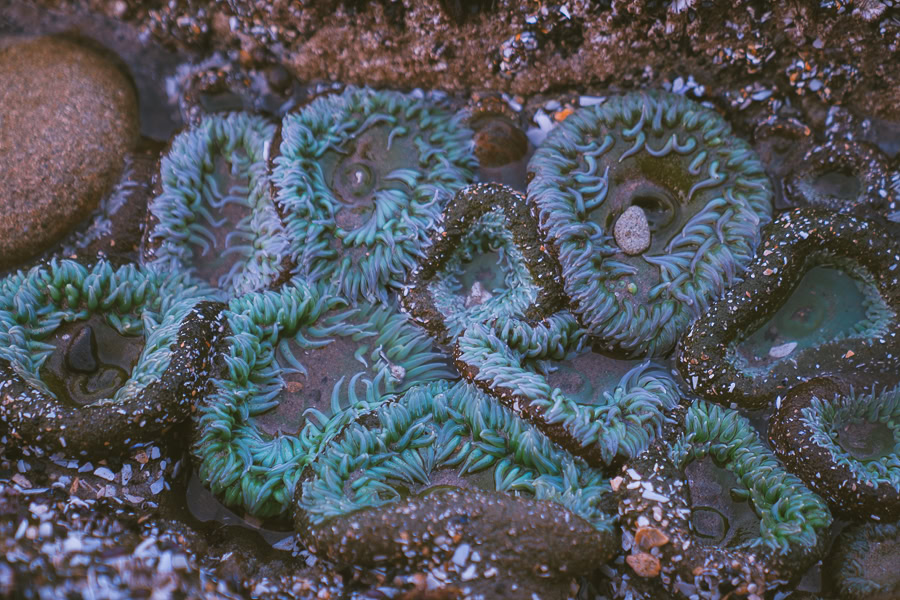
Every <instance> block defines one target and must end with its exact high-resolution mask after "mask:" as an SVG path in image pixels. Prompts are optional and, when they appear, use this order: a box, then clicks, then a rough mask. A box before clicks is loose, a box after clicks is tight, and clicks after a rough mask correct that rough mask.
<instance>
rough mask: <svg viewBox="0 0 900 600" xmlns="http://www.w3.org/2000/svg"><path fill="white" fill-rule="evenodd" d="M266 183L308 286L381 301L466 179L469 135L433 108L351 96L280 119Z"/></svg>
mask: <svg viewBox="0 0 900 600" xmlns="http://www.w3.org/2000/svg"><path fill="white" fill-rule="evenodd" d="M282 140H283V141H282V143H281V154H280V156H279V157H278V158H276V160H275V162H276V167H275V171H274V183H275V186H276V188H277V201H278V203H279V204H280V205H281V208H282V209H283V212H284V214H285V223H286V227H287V232H288V235H289V237H290V239H291V240H292V242H291V256H292V258H293V260H294V263H295V264H296V265H297V269H298V272H299V274H300V275H302V276H304V277H306V278H308V279H309V280H310V281H313V282H317V281H321V280H327V281H330V282H331V281H333V282H335V285H336V286H337V289H338V290H339V291H340V293H341V294H342V295H343V296H344V297H346V298H348V299H349V300H350V301H356V300H359V299H369V300H375V299H381V300H384V299H386V298H387V290H388V288H390V287H399V286H401V285H402V284H403V282H404V280H405V279H406V276H407V274H408V273H409V272H410V271H412V269H413V268H414V267H415V263H416V260H417V259H418V258H419V257H420V256H421V255H422V251H423V249H424V247H425V246H426V245H427V243H428V236H429V229H430V228H431V227H432V226H433V225H434V223H435V221H436V220H437V217H438V215H439V214H440V212H441V208H442V207H443V206H444V205H445V204H446V203H447V201H448V200H449V199H450V198H451V197H452V196H453V194H454V193H455V192H456V191H457V190H458V189H459V188H461V187H462V186H463V185H465V184H466V183H468V182H469V181H471V180H472V179H473V177H474V169H475V168H476V166H477V162H476V160H475V158H474V153H473V148H472V132H471V131H469V130H468V129H466V128H465V127H463V126H462V125H461V122H460V117H458V116H454V115H452V114H450V113H449V112H447V111H446V110H444V109H443V108H441V107H439V106H437V105H435V104H433V103H432V102H430V101H428V100H425V99H421V98H418V97H415V96H413V95H407V94H401V93H398V92H389V91H383V92H376V91H374V90H370V89H357V88H349V89H347V90H346V91H344V92H343V93H341V94H335V95H329V96H325V97H322V98H319V99H317V100H315V101H313V102H312V103H310V104H309V105H308V106H306V107H305V108H304V109H303V110H302V111H300V112H299V113H296V114H290V115H288V116H286V117H285V119H284V121H283V125H282Z"/></svg>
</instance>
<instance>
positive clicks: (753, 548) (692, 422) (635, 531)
mask: <svg viewBox="0 0 900 600" xmlns="http://www.w3.org/2000/svg"><path fill="white" fill-rule="evenodd" d="M679 412H680V413H681V414H680V417H679V420H680V423H679V424H678V426H677V427H672V428H671V433H670V435H669V436H668V437H667V438H666V439H664V440H660V441H659V442H656V443H655V444H654V445H653V446H652V447H651V449H650V451H648V452H647V453H645V454H643V455H642V456H640V457H638V458H637V459H635V460H632V461H630V463H629V464H628V465H626V467H624V468H623V471H622V474H621V475H620V476H619V477H617V478H615V479H613V481H612V485H613V488H614V489H615V490H616V491H617V494H618V497H619V514H620V515H621V517H622V526H623V529H624V530H625V532H626V533H627V534H629V535H630V540H631V546H630V548H629V554H628V555H627V556H626V561H627V562H628V564H629V565H630V566H631V567H632V569H633V570H634V571H635V572H636V573H637V574H638V575H641V576H643V577H645V578H650V579H652V578H656V577H659V578H660V581H661V583H662V585H663V587H665V588H666V589H667V590H668V591H670V592H672V593H674V594H677V595H678V596H679V597H684V598H694V597H699V598H716V599H718V598H726V597H729V595H730V594H731V593H732V592H735V591H737V593H738V594H742V593H751V594H756V595H757V596H759V597H763V595H764V594H765V592H766V591H767V590H769V589H772V588H773V587H776V586H778V585H780V584H782V583H784V582H786V581H788V580H790V579H791V578H792V577H793V576H794V575H796V574H798V573H801V572H803V571H804V570H805V569H806V568H808V567H809V566H810V565H811V564H812V563H814V562H815V561H816V560H818V559H819V558H820V557H821V554H822V551H823V550H824V548H825V541H826V533H827V530H828V527H829V526H830V525H831V520H832V518H831V513H830V512H829V511H828V507H827V506H826V505H825V503H824V502H823V501H822V499H821V498H819V497H818V496H816V495H815V494H814V493H812V492H811V491H810V490H809V489H807V488H806V487H805V486H804V484H803V482H802V481H800V479H798V478H797V477H795V476H794V475H791V474H789V473H788V472H787V471H786V470H785V469H784V467H783V466H782V465H781V463H779V461H778V459H777V458H776V457H775V455H774V454H773V453H772V451H771V450H769V449H768V448H767V447H766V446H765V444H763V443H762V441H761V440H760V439H759V435H758V434H757V433H756V431H755V430H754V429H753V426H752V425H751V424H750V422H749V421H748V420H747V419H746V418H745V417H743V416H741V415H740V414H739V413H738V412H737V411H735V410H730V409H725V408H722V407H720V406H717V405H715V404H709V403H706V402H704V401H700V400H698V401H695V402H693V403H692V404H691V405H690V406H688V407H687V408H686V410H682V411H679ZM703 462H706V463H711V464H706V465H700V466H701V468H700V469H697V470H692V467H694V466H695V465H698V463H703ZM703 467H705V469H704V468H703ZM704 470H706V471H707V472H709V471H712V472H713V473H712V476H713V477H715V478H716V479H718V481H717V482H715V483H714V484H713V486H714V487H713V489H712V491H711V492H709V491H705V490H703V489H702V486H703V485H704V479H706V478H708V477H710V475H709V474H704V473H703V471H704ZM716 471H718V473H716ZM688 474H690V477H689V475H688ZM723 475H724V476H725V477H722V476H723ZM716 476H717V477H716ZM729 497H730V498H731V500H733V501H735V503H738V504H745V505H746V503H748V502H749V504H750V506H752V513H749V518H747V517H744V518H743V519H742V518H741V517H740V516H739V515H738V514H737V513H736V511H734V512H732V511H733V507H727V506H723V505H720V506H718V507H715V506H704V503H705V501H708V500H711V501H718V502H720V503H722V502H724V503H728V500H727V499H728V498H729ZM748 508H749V507H748ZM723 510H729V512H730V513H731V514H724V513H723ZM745 513H746V511H745ZM736 523H743V524H744V527H743V528H741V527H737V526H735V525H736Z"/></svg>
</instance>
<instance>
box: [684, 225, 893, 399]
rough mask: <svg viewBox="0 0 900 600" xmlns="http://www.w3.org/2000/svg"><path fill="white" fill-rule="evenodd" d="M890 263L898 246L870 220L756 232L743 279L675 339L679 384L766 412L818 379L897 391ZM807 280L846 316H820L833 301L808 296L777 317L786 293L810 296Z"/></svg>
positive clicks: (773, 227)
mask: <svg viewBox="0 0 900 600" xmlns="http://www.w3.org/2000/svg"><path fill="white" fill-rule="evenodd" d="M898 261H900V244H898V241H897V240H896V239H895V238H894V236H893V235H892V234H891V232H889V231H887V230H886V229H883V228H882V227H880V226H879V225H878V224H877V223H875V222H873V221H868V220H864V219H862V218H858V217H854V216H851V215H845V214H838V213H833V212H829V211H825V210H822V209H808V208H807V209H795V210H793V211H790V212H787V213H784V214H783V215H781V216H780V217H779V218H778V219H777V220H776V221H775V222H774V223H772V224H771V225H769V226H768V227H767V228H766V229H765V231H764V243H763V244H762V245H761V246H760V248H759V251H758V252H757V256H756V258H755V259H754V261H753V263H752V264H751V265H750V266H749V267H748V268H747V272H746V273H745V276H744V280H743V281H742V282H740V283H738V284H737V285H735V286H733V287H732V288H731V289H730V290H728V291H727V292H725V294H724V295H723V296H722V297H721V298H720V299H718V300H717V301H716V302H714V303H713V304H712V306H711V307H710V309H709V310H708V311H707V312H706V314H704V315H703V316H701V317H700V318H698V319H697V320H696V321H695V322H694V323H693V324H692V325H691V328H690V330H689V331H688V332H687V333H686V334H685V336H684V338H683V339H682V340H681V345H680V350H679V353H678V357H677V362H678V368H679V370H680V371H681V374H682V376H683V377H684V379H685V380H686V381H687V382H688V383H689V385H690V387H691V389H693V390H694V391H696V392H697V393H699V394H701V395H703V396H704V397H706V398H708V399H709V400H712V401H714V402H719V403H723V404H727V403H730V402H735V403H737V404H738V405H740V406H744V407H748V408H761V407H764V406H767V405H768V404H769V403H770V402H771V401H772V400H774V399H775V396H776V395H778V394H779V393H781V392H786V391H787V389H788V388H789V387H790V386H792V385H794V384H796V383H801V382H803V381H805V380H806V379H809V378H810V377H814V376H817V375H834V376H838V377H841V378H843V379H845V380H847V381H850V382H855V383H856V384H857V387H859V388H871V387H872V385H873V382H876V381H877V382H878V383H879V384H880V385H891V384H892V383H896V380H897V364H898V363H897V361H898V358H900V352H898V349H900V346H898V345H900V279H898V278H897V276H893V275H892V273H893V272H894V271H895V270H896V269H897V268H898V264H900V263H898ZM817 267H818V269H817ZM816 271H818V272H817V273H816ZM816 279H819V280H820V281H821V280H824V283H825V285H823V286H822V287H821V292H822V293H828V294H836V295H839V296H838V297H841V296H843V297H845V298H847V299H846V300H844V301H843V302H842V303H839V304H838V305H837V308H841V307H844V308H846V306H847V305H850V307H851V310H847V311H845V312H844V313H842V314H840V315H835V314H829V311H830V310H833V309H834V308H835V306H834V305H833V301H832V300H830V299H829V297H827V296H825V297H823V296H821V295H820V296H818V297H817V296H815V295H813V296H805V297H804V298H803V299H801V300H800V301H799V302H798V303H797V305H796V306H792V307H790V308H788V310H787V311H785V312H782V310H781V309H782V307H783V306H788V304H789V303H790V302H791V294H794V293H800V294H804V293H809V292H810V289H811V288H812V287H814V285H813V284H814V282H815V280H816ZM835 284H838V285H835ZM838 286H839V287H838ZM835 288H837V289H835ZM848 294H849V296H848ZM853 304H858V305H859V306H860V307H861V309H862V310H852V306H853ZM836 316H839V317H840V319H837V318H835V317H836ZM769 319H771V321H769ZM760 348H764V349H766V350H765V351H764V352H763V351H761V350H760Z"/></svg>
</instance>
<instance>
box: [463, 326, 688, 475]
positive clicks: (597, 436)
mask: <svg viewBox="0 0 900 600" xmlns="http://www.w3.org/2000/svg"><path fill="white" fill-rule="evenodd" d="M579 346H580V345H577V346H575V347H571V348H570V349H569V352H568V354H567V355H565V356H564V357H563V360H562V361H561V362H549V361H542V360H539V359H538V358H535V357H529V348H527V347H524V348H523V347H522V345H521V344H519V348H516V347H515V346H513V345H510V344H509V343H508V342H506V341H505V340H504V338H503V332H502V331H501V333H500V335H498V334H497V333H495V332H494V331H492V330H491V328H490V327H488V326H485V325H480V324H475V325H472V326H471V327H469V328H468V329H466V331H465V333H464V334H463V335H462V336H460V338H459V340H458V341H457V346H456V361H457V367H458V368H459V370H460V372H461V373H463V375H464V376H465V377H466V378H468V379H469V380H471V381H473V382H474V383H475V384H477V385H478V386H479V387H481V388H482V389H483V390H484V391H485V392H487V393H489V394H491V395H493V396H495V397H497V398H498V399H499V400H500V401H501V402H502V403H503V404H504V405H506V406H508V407H510V408H511V409H513V410H515V411H516V412H517V413H518V414H519V415H520V416H522V417H524V418H526V419H528V420H529V421H530V422H532V423H534V424H535V426H536V427H538V429H540V430H541V431H543V432H544V433H545V434H546V435H547V436H548V437H550V438H551V439H553V440H554V441H556V442H557V443H559V444H560V445H562V446H563V447H564V448H566V449H567V450H568V451H569V452H572V453H573V454H576V455H578V456H582V457H584V458H585V459H586V460H587V461H588V462H590V463H591V464H594V465H610V464H612V463H613V462H618V461H621V460H624V459H627V458H632V457H634V456H637V455H638V454H640V453H641V452H643V451H644V450H645V449H646V448H647V446H648V445H649V444H650V442H651V441H652V440H653V439H654V438H655V437H656V435H658V433H659V432H660V430H661V427H662V425H663V423H664V422H665V420H666V418H667V413H668V412H669V411H671V410H672V409H673V408H674V407H675V406H676V405H677V404H678V402H679V400H680V399H681V395H680V392H679V391H678V386H677V384H676V383H675V381H674V380H673V379H672V377H671V376H670V375H669V374H668V372H667V370H666V369H665V368H664V367H662V366H660V365H657V364H654V363H651V362H646V361H645V362H641V361H624V360H616V359H612V358H609V357H605V356H603V355H601V354H597V353H595V352H592V351H590V350H583V349H582V348H580V347H579ZM531 354H534V353H533V352H532V353H531Z"/></svg>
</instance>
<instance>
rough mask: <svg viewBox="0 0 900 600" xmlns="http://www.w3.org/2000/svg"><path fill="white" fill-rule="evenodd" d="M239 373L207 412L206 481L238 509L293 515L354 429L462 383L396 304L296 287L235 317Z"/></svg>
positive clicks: (234, 370)
mask: <svg viewBox="0 0 900 600" xmlns="http://www.w3.org/2000/svg"><path fill="white" fill-rule="evenodd" d="M226 318H227V320H228V322H229V326H230V329H231V335H230V336H229V337H228V340H227V344H228V346H229V351H228V357H227V358H226V362H227V364H228V371H227V373H225V374H224V375H223V377H221V378H219V379H216V380H214V382H213V383H214V390H213V392H212V394H211V395H210V396H209V397H207V398H204V400H203V403H202V406H201V407H200V415H201V416H200V419H199V427H198V430H197V436H196V438H195V443H194V446H193V452H194V454H195V456H196V457H197V458H198V460H199V461H200V469H199V475H200V478H201V480H202V481H203V482H204V484H205V485H207V486H208V487H209V488H210V490H211V491H212V492H213V493H214V494H215V495H217V496H218V497H219V498H220V499H221V500H222V501H223V502H224V503H225V504H226V505H227V506H239V507H242V508H243V509H244V510H246V511H247V512H248V513H250V514H252V515H255V516H258V517H278V516H283V515H284V514H285V511H286V510H287V508H288V505H289V503H290V497H291V495H292V493H293V485H294V484H295V483H296V481H297V478H298V477H299V473H300V471H301V470H302V469H303V467H304V466H305V465H306V464H308V463H309V462H311V461H312V460H313V459H314V458H315V457H316V455H317V454H318V452H319V451H320V450H321V448H322V447H323V446H324V445H325V444H326V443H327V442H328V441H329V440H330V439H332V438H333V437H334V436H336V435H337V434H338V433H339V432H340V431H341V429H342V428H343V427H345V426H346V425H347V423H349V422H351V421H352V420H353V419H355V418H357V417H359V416H360V415H364V414H368V413H370V412H371V411H372V410H374V408H375V407H377V406H379V405H380V404H383V403H384V402H386V401H388V400H389V399H391V398H393V397H394V396H395V395H396V394H399V393H402V392H403V391H404V390H406V389H408V388H409V387H411V386H413V385H416V384H419V383H423V382H428V381H431V380H433V379H438V378H441V377H446V376H450V373H451V372H450V370H449V364H448V362H447V361H446V360H445V359H443V357H442V356H441V355H440V354H438V353H437V352H435V351H434V350H433V347H432V342H431V340H430V339H429V338H428V337H427V336H426V335H425V334H424V333H423V332H421V331H420V330H418V329H417V328H415V327H414V326H413V325H412V324H410V323H409V322H408V321H407V320H406V318H405V316H404V315H402V314H399V313H398V312H397V311H396V307H392V306H380V305H370V304H365V303H360V304H358V305H357V306H356V307H352V308H346V301H345V300H343V299H339V298H338V297H336V296H333V295H331V294H328V293H326V291H325V289H324V287H323V286H321V285H313V284H308V283H305V282H300V281H295V282H294V283H292V284H291V285H290V286H288V287H287V288H285V289H283V290H282V291H280V292H277V293H276V292H265V293H257V294H248V295H245V296H242V297H241V298H238V299H234V300H232V301H231V303H230V305H229V309H228V311H226Z"/></svg>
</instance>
